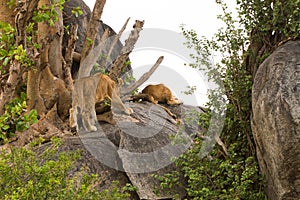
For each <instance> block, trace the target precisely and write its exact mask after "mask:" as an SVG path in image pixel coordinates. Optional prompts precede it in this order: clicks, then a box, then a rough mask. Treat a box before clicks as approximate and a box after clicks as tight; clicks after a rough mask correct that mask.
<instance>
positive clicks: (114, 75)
mask: <svg viewBox="0 0 300 200" xmlns="http://www.w3.org/2000/svg"><path fill="white" fill-rule="evenodd" d="M143 26H144V21H139V20H136V21H135V24H134V25H133V28H134V29H133V30H132V31H131V33H130V35H129V37H128V39H127V40H126V41H125V45H124V47H123V48H122V50H121V53H120V55H119V56H118V57H117V59H116V60H115V62H114V64H113V66H112V69H111V71H110V72H109V77H110V78H111V79H112V80H114V81H117V80H118V78H119V76H120V74H121V73H122V71H123V70H124V68H125V67H126V65H125V64H124V63H125V62H126V61H127V59H128V57H129V54H130V53H131V52H132V50H133V48H134V45H135V43H136V42H137V40H138V38H139V34H140V32H141V30H143Z"/></svg>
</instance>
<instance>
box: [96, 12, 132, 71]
mask: <svg viewBox="0 0 300 200" xmlns="http://www.w3.org/2000/svg"><path fill="white" fill-rule="evenodd" d="M129 20H130V17H129V18H128V19H127V20H126V22H125V24H124V25H123V27H122V28H121V30H120V31H119V33H118V34H117V35H115V36H114V39H113V41H112V43H111V44H110V47H109V50H108V52H107V55H105V57H106V58H110V56H111V53H112V52H113V50H114V47H115V45H116V44H117V42H118V41H119V39H120V37H121V35H122V33H123V32H124V31H125V29H126V27H127V24H128V22H129ZM109 62H111V60H110V59H108V60H107V59H102V60H101V62H100V63H99V65H100V67H104V68H105V66H108V64H110V63H109Z"/></svg>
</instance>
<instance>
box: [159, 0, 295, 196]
mask: <svg viewBox="0 0 300 200" xmlns="http://www.w3.org/2000/svg"><path fill="white" fill-rule="evenodd" d="M216 2H217V4H219V5H220V6H221V8H222V10H223V14H222V15H220V16H218V18H219V19H221V20H222V21H223V22H224V24H225V27H224V28H221V29H219V31H218V32H217V33H216V34H215V35H214V37H213V39H212V40H209V39H207V38H200V39H199V37H198V36H197V33H196V32H195V31H194V30H185V28H184V27H182V32H183V35H184V36H185V38H186V40H187V42H186V45H187V47H189V48H191V49H193V50H195V52H196V53H195V54H194V55H191V57H192V58H193V59H194V60H195V62H194V63H192V64H191V67H194V68H197V69H200V70H203V68H205V69H208V71H207V76H208V77H209V79H211V80H213V81H215V82H216V83H217V84H218V83H221V84H222V85H223V86H224V88H220V89H219V90H213V91H210V93H209V102H208V104H207V110H208V111H211V110H213V109H212V108H214V109H216V108H217V109H219V111H220V112H219V114H220V113H222V112H221V111H222V110H223V109H224V108H222V107H220V101H222V99H221V98H222V95H220V94H223V96H224V95H226V101H227V104H226V109H224V110H226V118H225V121H224V126H223V130H222V132H221V134H220V138H221V140H222V141H223V142H224V144H225V146H226V147H227V152H228V154H227V155H226V153H225V152H224V150H223V149H222V148H221V147H219V146H218V145H217V146H216V147H215V148H214V149H213V150H212V151H211V152H210V153H209V154H208V155H207V156H205V157H204V158H202V157H200V156H199V152H200V150H201V147H202V145H204V144H203V141H202V140H201V139H199V138H197V139H195V143H194V146H193V147H192V148H191V149H190V150H189V151H188V152H186V153H185V154H184V155H182V156H181V157H180V158H179V159H178V160H177V161H176V164H177V166H179V167H180V169H181V172H182V173H183V174H184V176H185V178H186V181H187V186H186V192H187V194H188V197H189V198H192V199H204V200H206V199H207V200H214V199H215V200H219V199H226V200H232V199H245V200H246V199H247V200H263V199H266V198H267V197H266V196H265V195H264V192H263V190H264V180H263V176H262V175H261V174H260V171H259V167H258V163H257V158H256V152H255V143H254V139H253V135H252V131H251V123H250V121H251V120H250V119H251V110H252V108H251V93H252V91H251V89H252V80H253V79H254V76H255V73H256V69H257V68H258V66H259V65H260V64H261V63H262V62H263V61H264V59H266V58H267V57H268V56H269V55H270V54H271V53H272V51H274V50H275V49H276V48H277V47H278V45H279V44H280V43H282V42H285V41H287V40H289V39H297V38H299V37H300V26H299V24H300V18H299V15H300V14H299V10H300V1H295V0H279V1H261V0H237V5H238V6H239V7H238V16H237V18H234V17H233V15H232V13H231V12H229V11H228V9H227V6H226V4H225V3H224V1H223V0H216ZM212 52H213V53H214V54H215V53H216V52H218V55H222V59H221V61H220V62H219V63H216V65H215V68H213V67H212V66H211V65H210V62H209V57H210V56H211V55H212ZM210 118H211V113H210V112H207V113H204V114H201V122H200V123H201V127H202V128H204V129H206V130H207V129H208V126H212V125H214V124H211V122H210ZM216 126H217V125H216ZM203 134H204V136H205V134H207V133H205V132H204V133H203ZM176 175H178V172H174V173H173V174H167V175H165V176H164V177H158V178H159V180H160V181H161V186H162V187H164V188H166V187H168V186H169V185H174V184H176V182H178V178H177V177H176Z"/></svg>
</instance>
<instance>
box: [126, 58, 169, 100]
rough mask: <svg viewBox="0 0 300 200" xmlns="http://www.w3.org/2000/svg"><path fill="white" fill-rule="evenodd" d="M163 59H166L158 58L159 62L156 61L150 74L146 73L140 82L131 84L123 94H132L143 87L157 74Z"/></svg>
mask: <svg viewBox="0 0 300 200" xmlns="http://www.w3.org/2000/svg"><path fill="white" fill-rule="evenodd" d="M163 59H164V57H163V56H160V57H159V58H158V60H157V61H156V63H155V64H154V65H153V67H151V69H150V70H149V71H148V72H146V73H144V74H143V75H142V76H141V78H140V79H139V80H138V81H136V82H135V83H133V84H131V85H130V86H128V87H127V88H125V89H124V90H122V91H121V94H122V95H124V96H125V95H128V94H131V93H132V92H133V91H134V90H135V89H137V88H138V87H139V86H141V85H142V84H143V83H144V82H145V81H147V80H148V79H149V77H150V76H151V75H152V74H153V73H154V72H155V70H156V69H157V68H158V66H159V65H160V63H161V62H162V61H163Z"/></svg>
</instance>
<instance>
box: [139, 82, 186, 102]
mask: <svg viewBox="0 0 300 200" xmlns="http://www.w3.org/2000/svg"><path fill="white" fill-rule="evenodd" d="M142 94H144V95H146V96H147V97H146V99H147V100H148V101H150V102H152V103H154V104H157V103H167V104H168V105H179V104H182V102H180V101H179V100H178V99H177V98H175V97H174V96H173V95H172V92H171V90H170V89H169V88H168V87H167V86H165V85H164V84H158V85H148V86H147V87H145V88H144V89H143V90H142Z"/></svg>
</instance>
